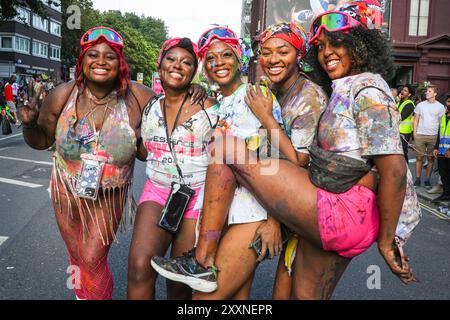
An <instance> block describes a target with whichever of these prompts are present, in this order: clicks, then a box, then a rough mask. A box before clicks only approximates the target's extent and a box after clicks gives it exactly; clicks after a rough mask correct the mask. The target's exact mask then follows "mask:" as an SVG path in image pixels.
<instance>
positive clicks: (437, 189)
mask: <svg viewBox="0 0 450 320" xmlns="http://www.w3.org/2000/svg"><path fill="white" fill-rule="evenodd" d="M442 192H444V187H443V186H442V184H437V185H435V186H433V187H432V188H431V189H430V190H427V193H429V194H433V193H442Z"/></svg>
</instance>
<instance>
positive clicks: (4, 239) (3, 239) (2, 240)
mask: <svg viewBox="0 0 450 320" xmlns="http://www.w3.org/2000/svg"><path fill="white" fill-rule="evenodd" d="M8 239H9V238H8V237H2V236H0V246H1V245H2V244H3V243H4V242H5V241H6V240H8Z"/></svg>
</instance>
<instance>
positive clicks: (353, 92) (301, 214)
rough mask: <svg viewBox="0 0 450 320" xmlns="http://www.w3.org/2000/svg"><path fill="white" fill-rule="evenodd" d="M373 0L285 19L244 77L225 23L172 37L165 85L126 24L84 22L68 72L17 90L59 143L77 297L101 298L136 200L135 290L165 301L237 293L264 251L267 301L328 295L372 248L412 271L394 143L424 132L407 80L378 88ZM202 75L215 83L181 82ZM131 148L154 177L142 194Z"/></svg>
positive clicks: (380, 61) (36, 121)
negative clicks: (270, 265) (147, 72)
mask: <svg viewBox="0 0 450 320" xmlns="http://www.w3.org/2000/svg"><path fill="white" fill-rule="evenodd" d="M379 9H380V8H379V6H377V5H376V1H370V3H366V2H364V1H360V2H348V3H345V4H343V5H341V6H340V7H337V8H335V9H333V10H332V11H327V12H325V13H323V14H321V15H319V16H318V17H316V18H315V20H314V21H313V23H312V26H311V30H310V32H309V33H308V32H306V31H305V30H304V29H303V28H302V26H300V25H299V24H297V23H294V22H285V23H279V24H276V25H273V26H270V27H268V28H267V29H266V30H265V31H264V32H263V33H262V34H261V35H260V39H259V50H258V55H259V63H260V65H261V67H262V71H263V72H264V74H265V81H260V84H255V85H252V84H249V83H245V82H244V81H243V80H242V70H243V64H242V59H241V58H242V47H241V43H240V41H239V39H238V37H237V36H236V33H235V32H234V31H232V30H230V29H229V28H227V27H220V26H217V27H214V28H212V29H209V30H206V31H205V32H204V33H203V34H202V36H201V37H200V39H199V40H198V41H197V42H193V41H191V40H190V39H188V38H172V39H169V40H167V41H166V42H165V43H164V44H163V46H162V48H161V51H160V55H159V57H158V61H157V69H158V72H159V74H160V78H161V83H162V86H163V88H164V93H163V94H162V95H156V94H155V93H154V92H153V91H152V90H151V89H150V88H148V87H146V86H144V85H142V84H138V83H135V82H132V81H130V77H129V72H128V66H127V63H126V61H125V57H124V50H123V49H124V47H125V46H126V43H124V41H123V38H122V37H121V36H120V34H119V33H117V32H116V31H115V30H113V29H111V28H107V27H100V26H99V27H94V28H92V29H89V30H88V31H86V33H85V34H84V35H83V37H82V38H81V40H80V49H81V50H80V55H79V58H78V62H77V68H76V80H75V81H73V82H69V83H65V84H62V85H60V86H58V87H56V88H55V89H54V90H52V91H51V92H50V94H48V96H46V97H45V98H43V99H41V97H42V92H43V91H42V90H43V86H42V85H37V86H33V87H32V88H31V87H30V90H29V92H27V93H25V94H23V95H22V96H21V97H22V99H19V100H18V107H19V108H18V115H19V118H20V119H21V121H22V124H23V135H24V139H25V141H26V143H27V144H28V145H30V146H31V147H32V148H34V149H38V150H44V149H47V148H49V147H51V146H52V145H53V144H54V146H55V151H54V156H53V160H54V166H53V172H52V178H51V189H50V196H51V200H52V204H53V208H54V211H55V217H56V221H57V224H58V227H59V230H60V233H61V236H62V238H63V240H64V243H65V245H66V248H67V252H68V255H69V261H70V264H71V265H72V266H77V267H78V268H79V270H80V271H81V279H80V281H81V286H79V287H75V289H74V290H75V295H76V298H77V299H111V297H112V292H113V277H112V274H111V272H110V270H109V267H108V263H107V257H108V252H109V249H110V247H111V243H112V242H113V241H114V239H115V237H116V232H117V230H118V228H119V226H121V225H123V224H125V223H127V222H129V221H130V220H132V218H133V217H134V215H135V212H136V211H137V213H136V219H135V221H134V230H133V237H132V241H131V246H130V251H129V257H128V287H127V288H128V289H127V294H128V298H129V299H154V298H155V282H156V277H157V275H158V274H160V275H162V276H164V277H166V278H167V279H168V281H167V298H168V299H248V298H249V297H250V290H251V287H252V281H253V277H254V274H255V270H256V269H257V266H258V264H259V263H260V262H261V261H263V260H265V259H271V258H274V257H280V260H279V263H278V268H277V270H276V276H275V283H274V287H273V298H274V299H329V298H331V296H332V294H333V291H334V289H335V287H336V285H337V283H338V281H339V279H340V278H341V276H342V274H343V273H344V271H345V269H346V268H347V266H348V264H349V263H350V262H351V260H352V259H353V258H354V257H356V256H358V255H360V254H362V253H364V252H365V251H366V250H367V249H368V248H369V247H371V246H372V245H373V244H374V243H376V245H377V247H378V251H379V253H380V254H381V256H382V257H383V259H384V260H385V262H386V263H387V265H388V267H389V268H390V270H391V271H392V272H393V274H394V275H396V276H397V277H398V278H399V279H400V280H401V281H402V282H403V283H405V284H408V283H411V282H414V281H415V280H416V279H415V276H414V275H413V273H412V270H411V267H410V265H409V263H410V262H409V258H408V257H407V256H406V254H405V252H404V245H405V244H406V242H407V240H408V239H409V238H410V236H411V234H412V231H413V230H414V228H415V227H416V226H417V224H418V222H419V220H420V217H421V212H420V208H419V203H418V200H417V195H416V192H415V188H414V180H413V177H412V174H411V173H410V171H409V169H408V166H407V165H406V162H405V157H406V155H405V152H404V150H405V145H402V139H403V140H404V141H407V142H409V141H410V139H411V135H413V136H414V137H416V136H420V135H423V134H424V133H423V132H422V131H417V132H416V127H417V126H416V125H415V123H416V121H417V122H419V127H420V123H422V122H423V121H424V118H426V116H425V115H422V113H419V112H418V109H419V110H420V109H422V108H423V109H426V107H425V106H424V107H421V106H420V105H419V106H417V107H416V108H415V107H414V103H410V102H409V101H410V100H411V99H410V97H411V94H413V93H412V89H411V88H409V87H408V88H407V90H406V89H405V90H402V93H401V97H402V98H401V101H399V102H396V100H395V98H396V97H397V95H395V97H394V96H393V95H392V93H391V91H390V90H389V86H388V84H387V82H386V79H389V78H390V77H391V76H392V73H393V70H394V69H393V63H392V59H391V54H390V47H389V43H388V41H387V40H386V38H385V36H384V35H383V34H382V33H381V31H380V30H379V27H380V26H381V24H380V21H381V20H380V19H381V17H382V15H381V12H380V10H379ZM306 66H307V67H306ZM196 72H203V73H204V75H205V78H206V79H207V80H208V81H209V82H211V83H213V84H214V85H215V86H216V87H218V88H219V92H220V94H218V95H216V97H214V98H213V97H208V96H207V95H206V92H205V90H204V89H203V87H202V86H199V85H193V84H191V82H192V79H193V78H194V76H195V74H196ZM263 83H264V84H266V83H267V84H268V85H267V86H266V85H262V84H263ZM405 88H406V87H405ZM428 91H430V95H429V96H428V95H427V101H428V103H434V102H433V101H434V100H433V97H432V96H433V95H432V94H431V91H433V92H434V93H436V91H435V89H433V87H430V88H428V89H427V92H428ZM216 98H217V99H216ZM411 109H412V110H413V112H414V113H415V114H420V118H419V117H418V116H417V120H416V116H413V117H414V118H412V116H411V113H410V111H411ZM449 114H450V112H449ZM449 120H450V115H448V116H447V118H445V119H444V118H442V124H441V127H442V125H444V124H445V128H441V131H440V132H439V137H438V138H437V140H439V141H440V144H439V148H438V150H439V154H442V153H443V152H444V155H445V154H446V153H447V150H446V149H445V148H447V147H446V146H447V145H449V147H450V129H448V128H447V124H448V121H449ZM421 121H422V122H421ZM399 128H403V129H400V130H399ZM412 128H414V132H410V129H412ZM408 135H409V136H408ZM401 136H402V138H401ZM427 141H428V140H427ZM427 143H428V142H427ZM429 143H430V144H426V147H427V148H428V146H429V145H431V142H429ZM433 143H434V142H433ZM432 145H433V146H434V144H432ZM406 150H407V148H406ZM136 158H137V159H139V160H141V161H145V162H146V171H145V173H146V177H147V180H146V183H145V186H144V190H143V191H142V194H141V197H140V199H139V201H138V203H137V204H136V203H135V202H134V200H133V197H132V192H131V190H132V185H133V171H134V163H135V159H136ZM443 165H444V164H443ZM445 165H446V166H448V163H447V162H446V163H445ZM443 182H444V188H447V187H446V185H448V184H450V179H448V178H445V179H443ZM449 191H450V190H449ZM449 194H450V193H449ZM170 245H171V252H170V254H169V256H168V257H164V256H165V253H166V251H167V249H168V248H169V246H170ZM193 290H194V291H193Z"/></svg>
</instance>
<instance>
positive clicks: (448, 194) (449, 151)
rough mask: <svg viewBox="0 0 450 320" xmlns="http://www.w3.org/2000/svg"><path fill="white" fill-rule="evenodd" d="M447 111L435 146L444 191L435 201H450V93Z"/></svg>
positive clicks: (446, 102)
mask: <svg viewBox="0 0 450 320" xmlns="http://www.w3.org/2000/svg"><path fill="white" fill-rule="evenodd" d="M445 107H446V109H445V111H446V113H445V114H444V115H443V116H442V118H441V125H440V127H439V133H438V139H437V141H436V145H435V146H434V152H433V153H434V156H435V157H438V158H437V161H438V170H439V175H440V176H441V180H442V185H443V188H444V191H443V193H442V194H441V195H440V196H439V197H437V198H436V199H434V200H433V202H435V203H437V202H441V201H450V94H447V99H446V101H445Z"/></svg>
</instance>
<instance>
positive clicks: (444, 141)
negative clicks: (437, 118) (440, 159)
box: [438, 114, 450, 155]
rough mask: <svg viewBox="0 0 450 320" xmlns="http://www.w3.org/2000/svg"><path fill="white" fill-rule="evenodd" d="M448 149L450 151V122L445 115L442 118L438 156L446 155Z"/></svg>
mask: <svg viewBox="0 0 450 320" xmlns="http://www.w3.org/2000/svg"><path fill="white" fill-rule="evenodd" d="M448 149H450V120H449V121H448V122H447V114H444V115H443V116H442V118H441V128H440V133H439V147H438V154H439V155H444V154H445V152H447V150H448Z"/></svg>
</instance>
